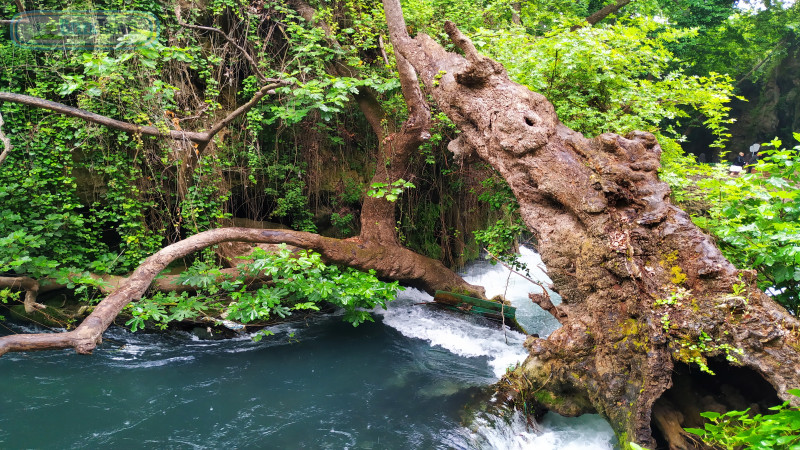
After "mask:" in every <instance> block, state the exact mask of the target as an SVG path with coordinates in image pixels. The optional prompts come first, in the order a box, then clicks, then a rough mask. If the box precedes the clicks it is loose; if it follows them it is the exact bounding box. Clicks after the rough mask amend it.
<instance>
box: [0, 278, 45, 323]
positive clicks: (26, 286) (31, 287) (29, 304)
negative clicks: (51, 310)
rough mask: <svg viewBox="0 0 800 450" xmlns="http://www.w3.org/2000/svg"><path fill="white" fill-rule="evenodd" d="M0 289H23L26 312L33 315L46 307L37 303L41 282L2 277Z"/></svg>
mask: <svg viewBox="0 0 800 450" xmlns="http://www.w3.org/2000/svg"><path fill="white" fill-rule="evenodd" d="M0 288H11V289H22V290H24V291H25V303H24V304H25V312H27V313H29V314H30V313H32V312H34V311H36V310H37V309H43V308H44V307H45V306H44V305H41V304H39V303H36V297H37V296H38V294H39V282H38V281H36V280H34V279H33V278H29V277H0Z"/></svg>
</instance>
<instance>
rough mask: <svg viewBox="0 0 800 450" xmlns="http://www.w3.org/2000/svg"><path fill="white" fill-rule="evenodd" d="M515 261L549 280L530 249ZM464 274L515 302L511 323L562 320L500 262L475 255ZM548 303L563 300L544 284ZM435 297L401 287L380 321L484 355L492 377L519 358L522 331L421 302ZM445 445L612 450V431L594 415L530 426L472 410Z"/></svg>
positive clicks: (518, 417)
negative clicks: (534, 298) (531, 295)
mask: <svg viewBox="0 0 800 450" xmlns="http://www.w3.org/2000/svg"><path fill="white" fill-rule="evenodd" d="M518 261H520V262H522V263H524V264H525V265H526V266H527V267H528V269H529V275H530V278H532V279H533V280H534V281H538V282H540V283H541V285H542V286H544V287H545V288H547V287H549V286H552V281H551V280H550V278H549V277H548V276H547V273H546V269H545V267H544V264H543V263H542V259H541V257H540V256H539V254H538V253H536V252H535V251H534V250H532V249H530V248H527V247H521V248H520V256H519V258H518ZM463 276H464V279H465V280H466V281H467V282H469V283H472V284H476V285H480V286H483V287H484V288H485V289H486V295H487V296H489V297H494V296H496V295H503V296H504V297H505V298H506V299H507V300H509V301H510V302H511V303H512V304H513V305H514V306H515V307H516V308H517V315H516V317H517V321H518V322H519V323H520V324H521V325H522V326H523V327H524V328H525V329H526V330H527V331H528V333H537V334H539V335H540V336H543V337H544V336H547V335H549V334H550V333H552V332H553V331H554V330H556V329H557V328H558V327H559V326H560V324H559V323H558V321H556V320H555V319H554V318H553V317H552V316H550V314H549V313H547V312H546V311H544V310H542V308H540V307H539V306H538V305H535V304H534V303H533V302H532V301H531V300H530V298H528V293H530V292H536V293H540V292H542V287H541V286H539V285H536V284H533V283H531V282H530V281H528V280H526V279H525V278H524V277H521V276H520V275H518V274H516V273H513V272H511V271H510V270H509V269H507V268H506V267H504V266H503V265H500V264H496V265H493V264H491V263H490V262H489V261H476V262H473V263H471V264H470V265H468V266H467V268H466V269H465V273H464V274H463ZM548 293H549V294H550V296H551V299H552V301H553V303H554V304H559V303H561V298H560V297H559V296H558V294H556V293H555V292H552V291H550V290H549V289H548ZM432 300H433V299H432V298H431V296H430V295H428V294H426V293H424V292H421V291H419V290H416V289H407V290H405V291H403V292H401V293H400V294H399V295H398V298H397V300H396V301H394V302H392V303H390V304H389V308H388V310H386V311H384V310H376V311H375V313H377V314H379V315H382V316H383V323H384V324H386V325H388V326H390V327H392V328H395V329H396V330H398V331H399V332H400V333H402V334H403V335H404V336H407V337H412V338H418V339H423V340H426V341H428V342H429V343H430V345H432V346H438V347H441V348H444V349H446V350H448V351H449V352H451V353H453V354H456V355H459V356H463V357H486V358H487V362H488V364H489V366H490V367H491V369H492V372H493V373H494V374H495V376H496V377H498V379H499V378H500V376H502V375H503V373H505V371H506V368H508V367H510V366H512V367H513V366H514V365H516V364H517V363H519V362H522V361H523V360H524V359H525V357H526V356H527V351H525V349H524V348H523V347H522V343H523V342H524V340H525V336H524V335H523V334H520V333H517V332H515V331H511V330H508V329H506V330H505V331H504V330H502V329H499V328H497V327H493V326H487V324H485V323H476V321H474V320H470V316H468V315H459V314H457V313H451V312H449V311H446V310H441V309H438V308H431V307H428V306H425V305H423V303H426V302H430V301H432ZM444 439H445V441H446V443H447V445H448V446H450V447H453V448H464V449H520V450H522V449H525V450H527V449H531V450H532V449H536V450H556V449H558V450H610V449H612V448H614V447H613V444H612V442H613V441H614V433H613V431H612V430H611V427H610V426H609V425H608V423H607V422H606V421H605V420H603V419H602V418H601V417H599V416H597V415H585V416H582V417H579V418H564V417H561V416H559V415H557V414H552V413H548V414H547V415H546V416H545V419H544V421H543V422H542V423H541V424H537V425H535V426H534V427H533V428H532V427H531V426H530V424H529V423H528V422H527V421H526V420H525V418H524V417H523V416H522V414H520V413H518V412H515V413H513V414H510V415H509V416H508V417H498V416H487V415H485V414H484V413H478V415H477V416H476V417H475V418H474V419H473V421H472V424H471V425H470V426H468V427H462V428H459V429H457V430H454V431H453V433H452V434H451V435H448V436H446V437H445V438H444Z"/></svg>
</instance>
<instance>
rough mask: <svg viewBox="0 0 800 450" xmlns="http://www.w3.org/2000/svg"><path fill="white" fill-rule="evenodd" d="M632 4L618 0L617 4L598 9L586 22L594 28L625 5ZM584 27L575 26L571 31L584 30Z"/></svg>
mask: <svg viewBox="0 0 800 450" xmlns="http://www.w3.org/2000/svg"><path fill="white" fill-rule="evenodd" d="M630 2H631V0H617V2H616V3H612V4H610V5H606V6H604V7H602V8H600V9H598V10H597V11H595V12H594V13H592V14H591V15H590V16H589V17H587V18H586V22H587V23H588V24H589V26H593V25H595V24H597V23H598V22H600V21H601V20H603V19H605V18H606V17H608V16H610V15H611V14H614V13H616V12H617V11H619V10H620V9H622V7H624V6H625V5H627V4H628V3H630ZM582 27H583V26H581V25H575V26H573V27H572V28H571V30H572V31H575V30H577V29H579V28H582Z"/></svg>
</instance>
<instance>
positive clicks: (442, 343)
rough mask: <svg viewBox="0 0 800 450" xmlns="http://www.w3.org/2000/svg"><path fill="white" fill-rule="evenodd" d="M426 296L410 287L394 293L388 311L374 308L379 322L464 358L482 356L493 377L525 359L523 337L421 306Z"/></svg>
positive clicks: (427, 300)
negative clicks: (396, 293) (379, 317)
mask: <svg viewBox="0 0 800 450" xmlns="http://www.w3.org/2000/svg"><path fill="white" fill-rule="evenodd" d="M432 300H433V299H432V298H431V296H430V295H428V294H426V293H424V292H421V291H418V290H416V289H413V288H409V289H406V290H405V291H403V292H401V293H400V295H398V298H397V300H395V301H394V302H392V303H390V304H389V309H388V310H377V311H376V312H377V313H378V314H380V315H383V323H384V324H385V325H388V326H390V327H392V328H394V329H396V330H397V331H399V332H400V333H401V334H403V336H407V337H412V338H417V339H423V340H426V341H428V342H430V344H431V345H432V346H438V347H442V348H444V349H446V350H448V351H449V352H451V353H453V354H456V355H459V356H464V357H470V358H474V357H486V358H487V359H488V363H489V365H490V367H491V368H492V371H493V372H494V374H495V376H497V377H498V378H500V376H501V375H503V374H504V373H505V371H506V368H508V367H509V366H514V365H515V364H516V363H517V362H520V361H522V360H523V359H525V355H526V353H527V352H526V351H525V349H524V348H523V347H522V343H523V342H524V341H525V336H524V335H523V334H521V333H517V332H515V331H511V330H509V329H506V330H505V331H504V330H501V329H499V328H495V327H487V326H486V324H484V323H476V322H472V321H469V320H466V319H467V318H466V317H462V316H460V315H458V314H453V313H450V312H448V311H443V310H440V309H436V308H431V307H429V306H425V305H423V304H421V303H427V302H430V301H432Z"/></svg>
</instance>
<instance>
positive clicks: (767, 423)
mask: <svg viewBox="0 0 800 450" xmlns="http://www.w3.org/2000/svg"><path fill="white" fill-rule="evenodd" d="M790 393H791V394H792V395H794V396H798V397H800V389H792V390H791V391H790ZM770 409H771V410H772V411H773V413H771V414H766V415H764V414H756V415H754V416H751V415H749V414H748V412H749V410H747V411H728V412H727V413H725V414H720V413H716V412H706V413H702V416H703V417H705V418H707V419H709V422H708V423H706V424H705V426H704V428H703V429H698V428H688V429H687V431H689V432H691V433H694V434H696V435H698V436H700V437H701V438H703V441H704V442H707V443H709V444H712V445H716V446H719V447H720V448H724V449H726V450H733V449H738V448H752V449H759V450H761V449H776V448H785V449H789V450H794V449H797V448H800V409H798V408H796V407H792V406H790V405H789V402H784V403H783V404H781V405H778V406H775V407H772V408H770Z"/></svg>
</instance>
